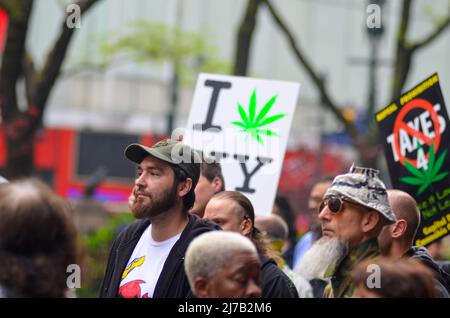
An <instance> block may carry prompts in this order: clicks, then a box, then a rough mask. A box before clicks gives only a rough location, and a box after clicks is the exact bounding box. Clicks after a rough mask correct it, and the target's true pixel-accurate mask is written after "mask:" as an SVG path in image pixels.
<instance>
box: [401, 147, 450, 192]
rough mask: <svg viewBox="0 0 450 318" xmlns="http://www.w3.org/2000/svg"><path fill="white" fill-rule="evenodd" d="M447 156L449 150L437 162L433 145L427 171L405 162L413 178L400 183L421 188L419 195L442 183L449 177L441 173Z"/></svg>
mask: <svg viewBox="0 0 450 318" xmlns="http://www.w3.org/2000/svg"><path fill="white" fill-rule="evenodd" d="M446 156H447V149H445V150H444V151H443V152H442V154H441V155H440V156H439V158H438V159H437V160H436V156H435V153H434V144H431V146H430V154H429V159H428V168H427V170H425V169H423V168H420V169H417V168H416V167H414V166H413V165H412V164H411V163H409V162H408V161H407V160H405V168H406V170H408V171H409V172H410V173H411V176H408V177H403V178H400V181H401V182H403V183H406V184H410V185H414V186H420V187H419V190H418V191H417V195H420V194H421V193H422V192H423V191H425V190H426V189H427V188H428V187H429V186H431V184H432V183H435V182H438V181H441V180H443V179H444V178H445V177H446V176H447V175H448V172H440V171H439V170H440V169H441V167H442V164H443V163H444V161H445V157H446Z"/></svg>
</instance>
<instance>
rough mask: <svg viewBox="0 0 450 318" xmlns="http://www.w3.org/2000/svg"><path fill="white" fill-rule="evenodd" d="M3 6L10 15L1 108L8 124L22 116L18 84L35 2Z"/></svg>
mask: <svg viewBox="0 0 450 318" xmlns="http://www.w3.org/2000/svg"><path fill="white" fill-rule="evenodd" d="M1 5H2V6H3V8H5V10H6V11H7V12H8V15H9V25H8V34H7V38H6V43H5V50H4V52H3V58H2V68H1V70H0V108H1V111H2V119H3V121H4V122H8V121H10V120H12V119H13V118H14V117H15V116H16V115H18V114H20V110H19V108H18V106H17V96H16V84H17V80H18V79H19V77H20V75H21V73H22V57H23V55H24V52H25V40H26V35H27V29H28V21H29V17H30V14H31V10H32V7H33V1H32V0H24V1H20V2H16V1H6V0H3V1H2V2H1Z"/></svg>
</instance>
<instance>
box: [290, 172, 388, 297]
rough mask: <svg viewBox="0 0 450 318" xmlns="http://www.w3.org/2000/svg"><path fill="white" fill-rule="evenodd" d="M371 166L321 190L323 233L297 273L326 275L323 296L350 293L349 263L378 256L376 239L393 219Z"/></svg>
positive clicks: (323, 276) (341, 295)
mask: <svg viewBox="0 0 450 318" xmlns="http://www.w3.org/2000/svg"><path fill="white" fill-rule="evenodd" d="M378 174H379V171H378V170H375V169H371V168H363V167H355V166H352V167H351V168H350V171H349V173H347V174H343V175H339V176H337V177H336V178H335V179H334V180H333V183H332V184H331V186H330V187H329V188H328V190H327V191H326V192H325V195H324V200H323V202H322V204H321V206H320V213H319V219H320V221H321V222H322V233H323V237H322V238H321V239H319V240H318V241H317V242H316V243H314V245H313V246H312V247H311V248H310V249H309V250H308V251H307V252H306V253H305V255H304V258H303V261H302V263H300V264H299V267H298V272H299V273H300V274H301V275H303V276H304V277H305V278H307V279H314V278H319V279H327V280H328V281H329V284H328V285H327V287H326V288H325V292H324V297H329V298H332V297H335V298H341V297H352V296H354V291H355V286H354V285H353V283H352V278H351V271H352V269H353V267H354V266H355V265H356V264H357V263H359V262H361V261H365V260H370V259H373V258H376V257H377V256H378V255H379V248H378V244H377V237H378V235H379V233H380V231H381V229H382V227H383V226H384V225H386V224H392V223H395V221H396V218H395V215H394V214H393V212H392V209H391V206H390V205H389V201H388V197H387V192H386V186H385V185H384V183H383V182H382V181H381V180H380V179H379V177H378Z"/></svg>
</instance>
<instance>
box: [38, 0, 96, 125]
mask: <svg viewBox="0 0 450 318" xmlns="http://www.w3.org/2000/svg"><path fill="white" fill-rule="evenodd" d="M97 1H98V0H86V1H80V2H78V3H77V5H79V6H80V11H81V14H82V15H83V14H84V13H85V12H86V11H87V10H89V8H91V7H92V5H93V4H95V3H96V2H97ZM74 31H75V28H69V27H67V25H66V20H64V22H63V25H62V31H61V34H60V35H59V38H58V40H57V41H56V42H55V45H54V46H53V49H52V50H51V51H50V53H49V54H48V55H47V58H46V62H45V66H44V68H43V69H42V71H41V72H40V74H39V76H38V83H37V88H36V95H35V99H34V105H35V106H36V107H37V109H38V111H39V113H40V116H42V114H43V112H44V108H45V105H46V102H47V99H48V96H49V94H50V91H51V88H52V87H53V85H54V84H55V81H56V78H57V77H58V75H59V73H60V70H61V66H62V63H63V61H64V58H65V56H66V53H67V48H68V46H69V43H70V40H71V38H72V35H73V33H74Z"/></svg>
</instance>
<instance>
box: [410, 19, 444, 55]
mask: <svg viewBox="0 0 450 318" xmlns="http://www.w3.org/2000/svg"><path fill="white" fill-rule="evenodd" d="M449 25H450V13H449V15H448V16H447V18H446V19H445V20H444V21H443V22H442V23H441V24H440V25H439V26H438V27H437V28H436V30H434V31H433V32H431V33H430V34H429V35H428V36H426V37H425V38H424V39H423V40H421V41H418V42H417V43H415V44H413V45H412V47H411V50H412V51H415V50H418V49H421V48H423V47H424V46H426V45H428V44H430V43H431V42H432V41H433V40H434V39H436V38H437V37H438V36H439V35H440V34H441V33H442V32H444V31H445V29H446V28H447V27H448V26H449Z"/></svg>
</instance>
